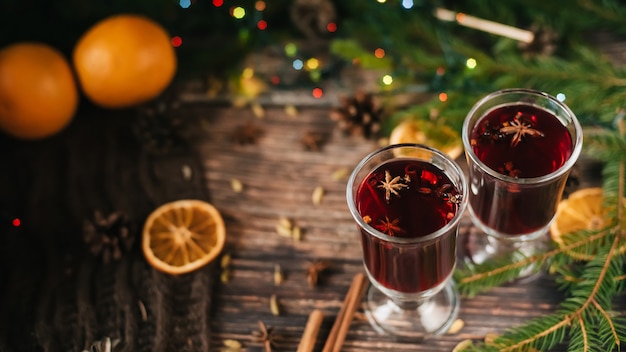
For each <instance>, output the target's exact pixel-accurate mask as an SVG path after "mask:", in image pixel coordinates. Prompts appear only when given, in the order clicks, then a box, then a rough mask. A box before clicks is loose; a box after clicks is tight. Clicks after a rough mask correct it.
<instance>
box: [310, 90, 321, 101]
mask: <svg viewBox="0 0 626 352" xmlns="http://www.w3.org/2000/svg"><path fill="white" fill-rule="evenodd" d="M311 94H312V95H313V98H316V99H319V98H321V97H322V96H323V95H324V91H323V90H322V88H313V92H312V93H311Z"/></svg>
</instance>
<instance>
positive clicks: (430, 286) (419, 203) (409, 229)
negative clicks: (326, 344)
mask: <svg viewBox="0 0 626 352" xmlns="http://www.w3.org/2000/svg"><path fill="white" fill-rule="evenodd" d="M467 192H468V190H467V185H466V181H465V176H464V174H463V172H462V170H461V169H460V167H459V166H458V165H457V164H456V163H455V162H454V161H453V160H451V159H450V158H449V157H448V156H446V155H445V154H443V153H441V152H440V151H438V150H436V149H432V148H429V147H426V146H422V145H416V144H397V145H391V146H388V147H385V148H382V149H379V150H377V151H375V152H373V153H371V154H369V155H367V156H366V157H365V158H364V159H363V160H362V161H361V162H360V163H359V164H358V166H357V167H356V168H355V170H354V171H353V172H352V174H351V176H350V178H349V180H348V186H347V192H346V196H347V201H348V207H349V209H350V213H351V214H352V216H353V217H354V220H355V221H356V224H357V227H358V229H359V231H360V233H361V245H362V248H363V263H364V266H365V271H366V273H367V276H368V278H369V281H370V283H371V285H370V286H369V288H368V291H367V294H366V298H365V303H366V305H365V312H366V315H367V317H368V319H369V321H370V323H371V325H372V326H373V327H374V329H375V330H377V331H378V332H380V333H384V334H390V335H392V336H394V337H395V338H397V339H401V340H417V341H419V340H422V339H424V338H426V337H429V336H432V335H437V334H441V333H444V332H446V331H447V330H448V328H449V326H450V324H451V323H452V322H453V321H454V319H455V318H456V316H457V313H458V310H459V298H458V294H457V292H456V290H455V288H454V283H453V282H452V272H453V270H454V268H455V265H456V239H457V227H458V224H459V221H460V219H461V217H462V215H463V212H464V209H465V207H466V204H467Z"/></svg>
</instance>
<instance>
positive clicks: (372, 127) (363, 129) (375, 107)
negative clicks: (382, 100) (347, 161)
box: [330, 92, 382, 138]
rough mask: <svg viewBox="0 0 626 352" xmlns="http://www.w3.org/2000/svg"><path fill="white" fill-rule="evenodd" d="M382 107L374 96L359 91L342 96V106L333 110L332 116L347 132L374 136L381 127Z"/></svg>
mask: <svg viewBox="0 0 626 352" xmlns="http://www.w3.org/2000/svg"><path fill="white" fill-rule="evenodd" d="M381 115H382V108H381V107H380V105H379V104H378V101H377V100H376V99H375V97H374V96H372V95H371V94H368V93H364V92H357V93H356V94H355V95H354V96H352V97H342V98H341V106H340V107H338V108H335V109H333V110H331V112H330V118H331V119H332V120H334V121H335V122H337V127H338V128H339V129H340V130H341V131H342V132H343V133H344V134H345V135H352V136H363V137H365V138H373V137H376V136H377V135H378V132H379V131H380V128H381Z"/></svg>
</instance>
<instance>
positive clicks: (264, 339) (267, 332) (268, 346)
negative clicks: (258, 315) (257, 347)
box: [252, 320, 278, 352]
mask: <svg viewBox="0 0 626 352" xmlns="http://www.w3.org/2000/svg"><path fill="white" fill-rule="evenodd" d="M257 323H258V324H259V331H254V332H253V333H252V336H253V337H254V340H255V341H256V342H260V343H262V344H263V348H264V349H265V352H272V347H276V346H275V344H276V339H277V338H278V336H276V335H275V334H273V331H272V330H274V328H273V327H271V326H270V327H267V326H266V325H265V323H264V322H262V321H260V320H259V321H258V322H257Z"/></svg>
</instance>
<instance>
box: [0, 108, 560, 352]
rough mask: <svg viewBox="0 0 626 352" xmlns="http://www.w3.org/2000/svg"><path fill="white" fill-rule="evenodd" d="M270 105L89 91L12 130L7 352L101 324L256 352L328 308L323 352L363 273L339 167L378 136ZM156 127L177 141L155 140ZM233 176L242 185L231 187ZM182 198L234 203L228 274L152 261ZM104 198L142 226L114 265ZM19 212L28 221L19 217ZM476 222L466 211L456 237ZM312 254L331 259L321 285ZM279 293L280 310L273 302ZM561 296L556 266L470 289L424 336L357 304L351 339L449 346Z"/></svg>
mask: <svg viewBox="0 0 626 352" xmlns="http://www.w3.org/2000/svg"><path fill="white" fill-rule="evenodd" d="M264 112H265V114H264V117H263V118H259V117H257V116H256V115H255V114H254V113H253V111H252V110H251V109H249V108H233V107H229V106H215V105H208V104H204V103H187V104H183V105H182V106H180V107H179V108H176V109H172V110H167V111H166V112H165V113H164V114H163V115H159V114H157V115H158V116H167V118H166V119H161V118H152V119H150V118H146V113H145V112H144V113H141V114H136V113H135V112H134V111H120V112H110V111H102V110H98V109H95V108H93V107H90V106H88V105H87V106H85V104H83V107H82V108H81V111H80V113H79V115H78V116H77V118H76V120H75V121H74V123H73V124H72V125H71V126H70V128H68V129H67V130H66V131H64V132H63V133H61V134H59V135H57V136H55V137H53V138H50V139H47V140H44V141H39V142H20V141H14V140H11V139H9V138H6V137H2V138H1V139H0V147H1V149H2V150H3V152H2V153H0V165H2V166H1V167H2V169H1V170H2V172H1V173H0V211H1V212H2V214H0V215H1V217H2V221H3V225H2V228H1V230H2V232H1V233H0V258H1V259H0V351H2V352H6V351H70V350H71V351H79V350H81V349H85V348H88V347H89V346H90V345H91V344H92V343H94V342H96V341H102V339H104V338H106V337H110V338H112V339H114V340H115V339H118V340H119V341H120V343H119V345H118V349H116V350H123V351H209V350H210V351H220V350H226V349H225V348H224V345H223V342H224V340H227V339H233V340H237V341H239V342H241V343H242V344H243V346H244V348H243V350H244V351H261V350H262V344H261V343H260V342H258V341H257V340H256V339H255V338H254V336H253V335H254V332H255V331H258V330H259V325H258V322H259V321H261V322H263V323H264V324H266V325H267V326H270V327H272V331H273V333H274V334H275V335H276V336H277V337H276V340H275V342H276V343H275V349H274V350H276V351H295V350H296V348H297V345H298V343H299V340H300V337H301V336H302V333H303V330H304V327H305V324H306V321H307V318H308V315H309V313H310V312H311V311H312V310H314V309H320V310H322V311H323V313H324V316H325V318H324V322H323V324H322V327H321V331H320V334H319V336H318V340H317V347H316V350H317V351H319V350H321V347H322V345H323V342H324V340H325V338H326V336H327V335H328V333H329V330H330V328H331V326H332V323H333V321H334V318H335V315H336V314H337V312H338V310H339V308H340V306H341V303H342V301H343V299H344V295H345V294H346V292H347V290H348V287H349V285H350V282H351V280H352V278H353V276H354V275H355V274H356V273H359V272H362V271H363V267H362V263H361V248H360V244H359V237H358V233H357V231H356V228H355V225H354V223H353V221H352V219H351V216H350V214H349V212H348V209H347V205H346V201H345V187H346V179H345V178H342V179H337V178H336V172H337V171H338V170H346V171H349V170H351V169H352V168H353V167H354V166H355V165H356V163H357V162H358V161H359V160H360V159H361V158H362V157H363V156H365V155H366V154H367V153H369V152H371V151H372V150H374V149H375V148H377V147H378V144H377V142H376V141H372V140H366V139H363V138H361V137H350V136H344V135H343V134H341V133H340V131H339V130H338V129H337V128H336V126H335V124H334V122H332V121H331V120H330V119H329V118H328V107H323V106H308V107H307V106H304V107H299V111H298V113H297V114H293V113H288V112H287V111H286V110H285V109H284V106H282V105H273V106H266V107H265V110H264ZM155 121H156V122H155ZM159 121H160V122H159ZM172 121H173V122H174V126H175V127H172V126H170V124H172ZM246 123H253V124H255V125H257V126H258V127H260V128H261V129H262V130H263V133H262V134H261V135H260V137H259V138H258V140H257V141H256V143H252V144H243V145H242V144H238V143H236V142H235V141H234V140H233V132H234V131H235V130H236V129H237V128H238V127H239V126H241V125H244V124H246ZM146 124H147V125H146ZM138 126H139V127H138ZM146 126H149V127H146ZM163 126H165V127H167V128H169V130H168V129H167V128H166V129H165V130H166V131H169V132H163V131H164V130H163V128H162V127H163ZM135 131H139V132H140V133H135ZM145 131H151V132H150V133H148V135H147V136H146V135H145ZM155 131H156V132H155ZM159 131H160V132H159ZM172 131H179V132H180V136H181V138H180V139H177V138H176V137H177V135H175V134H172V133H171V132H172ZM309 131H312V132H315V133H320V134H321V135H323V136H325V137H326V143H324V144H323V145H322V148H321V150H320V151H309V150H306V149H305V148H304V147H303V146H302V144H301V142H300V140H301V138H302V136H303V135H304V134H305V133H306V132H309ZM155 136H156V137H155ZM157 137H158V138H157ZM155 138H156V139H157V140H160V141H164V140H165V141H166V142H167V141H172V143H171V144H167V143H161V145H172V146H174V147H167V148H161V149H158V150H156V151H155V149H154V148H149V147H150V146H154V145H155V144H154V140H155ZM157 144H158V143H157ZM459 163H461V164H463V163H464V161H463V160H462V159H461V160H459ZM233 179H237V180H240V181H241V182H242V184H243V191H242V192H239V193H238V192H235V191H234V190H233V189H232V188H231V185H230V182H231V180H233ZM317 186H321V187H323V189H324V190H325V193H324V197H323V199H322V201H321V203H320V204H319V205H315V204H313V202H312V193H313V190H314V188H316V187H317ZM182 198H199V199H206V200H209V201H210V202H211V203H213V204H214V205H215V206H216V207H217V208H218V209H219V210H220V212H221V214H222V215H223V217H224V219H225V222H226V227H227V233H228V234H227V236H228V237H227V245H226V248H225V250H224V253H225V254H226V253H228V254H229V255H230V256H231V258H232V261H231V265H230V270H231V276H230V279H229V280H228V281H227V282H223V281H222V280H221V279H220V277H221V269H220V268H219V265H218V263H213V264H211V265H209V266H207V267H205V268H203V269H201V270H199V271H197V272H194V273H192V274H188V275H183V276H180V277H173V276H170V275H167V274H163V273H160V272H157V271H155V270H153V269H152V268H151V267H150V266H149V265H148V264H147V263H146V262H145V260H144V258H143V255H142V253H141V250H140V249H139V246H138V242H137V239H138V237H139V233H140V230H141V226H142V225H143V221H144V220H145V218H146V216H147V215H148V214H149V213H150V212H151V211H152V210H153V209H154V208H155V207H156V206H158V205H160V204H162V203H164V202H166V201H170V200H175V199H182ZM97 209H99V210H101V211H102V212H103V213H104V214H109V213H112V212H115V211H120V212H122V213H124V214H126V215H127V216H128V218H129V222H128V226H129V228H130V229H131V233H132V234H133V235H134V237H135V243H134V247H133V248H132V249H131V250H130V251H128V252H125V253H124V255H123V256H122V257H121V259H120V260H117V261H112V262H110V263H108V264H105V263H103V262H102V260H101V258H100V257H99V256H97V255H93V254H91V253H90V251H89V248H88V247H87V246H86V244H85V242H84V240H83V235H82V234H83V230H82V228H83V222H84V221H85V220H89V219H93V212H94V211H95V210H97ZM283 217H284V218H288V219H290V220H292V221H293V223H294V224H296V225H297V226H299V227H300V228H301V229H302V238H301V240H299V241H296V240H293V239H290V238H285V237H282V236H279V235H277V233H276V230H275V227H276V225H277V224H278V222H279V219H280V218H283ZM14 218H19V219H20V220H21V224H20V226H19V227H16V226H13V225H10V222H11V221H12V219H14ZM470 227H471V225H470V223H469V221H468V220H467V219H464V220H463V222H462V224H461V229H460V231H461V235H464V234H466V233H467V232H468V230H469V229H470ZM314 261H327V262H329V263H330V267H329V268H328V270H326V271H324V272H322V273H321V274H320V277H319V283H318V285H317V286H315V287H310V286H309V284H308V281H307V267H308V265H309V264H310V263H312V262H314ZM276 265H279V266H280V267H281V269H282V270H283V272H284V275H285V280H284V282H283V283H282V284H281V285H275V284H274V279H273V276H274V268H275V266H276ZM272 295H276V297H277V299H278V303H279V306H280V315H278V316H275V315H273V314H272V312H271V311H270V303H269V301H270V297H271V296H272ZM559 301H560V297H559V294H558V291H557V290H556V288H555V285H554V284H553V282H552V280H551V279H550V278H549V277H546V276H544V277H540V278H538V279H537V280H535V281H532V282H530V283H527V284H511V285H506V286H503V287H498V288H496V289H493V290H492V291H490V292H488V293H485V294H482V295H479V296H477V297H475V298H472V299H465V298H464V299H463V300H462V302H461V310H460V314H459V318H460V319H462V320H463V321H464V323H465V326H464V328H463V329H462V330H461V331H460V332H458V333H457V334H454V335H443V336H440V337H436V338H432V339H430V340H428V341H426V342H423V343H418V344H417V343H401V342H395V341H393V340H392V339H391V338H390V337H389V336H381V335H378V334H377V333H376V332H375V331H374V330H373V329H372V328H371V327H370V326H369V324H368V323H367V321H366V320H365V318H364V315H363V312H362V310H361V309H359V310H357V313H356V316H355V319H354V321H353V323H352V325H351V326H350V330H349V333H348V335H347V338H346V341H345V344H344V346H343V351H381V350H393V351H431V352H435V351H450V350H452V349H453V347H454V346H455V345H456V344H458V343H459V342H460V341H462V340H464V339H476V340H480V339H482V338H483V337H484V336H485V335H486V334H488V333H491V332H496V333H500V332H502V331H504V330H505V329H507V328H510V327H514V326H516V325H518V324H522V323H524V322H526V321H528V320H529V319H531V318H534V317H539V316H541V315H543V314H547V313H550V312H552V311H554V309H555V308H556V307H557V305H558V303H559Z"/></svg>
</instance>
